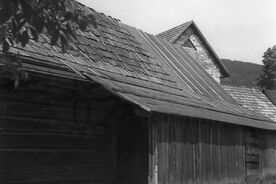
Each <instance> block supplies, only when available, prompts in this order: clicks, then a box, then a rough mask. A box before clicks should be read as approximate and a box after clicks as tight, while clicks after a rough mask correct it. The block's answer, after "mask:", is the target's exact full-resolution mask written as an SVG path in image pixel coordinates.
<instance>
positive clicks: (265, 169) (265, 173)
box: [260, 130, 276, 183]
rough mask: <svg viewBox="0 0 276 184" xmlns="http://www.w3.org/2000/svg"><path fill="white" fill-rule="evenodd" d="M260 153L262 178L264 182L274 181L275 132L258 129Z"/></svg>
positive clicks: (275, 172)
mask: <svg viewBox="0 0 276 184" xmlns="http://www.w3.org/2000/svg"><path fill="white" fill-rule="evenodd" d="M260 136H261V145H262V146H261V154H260V156H261V157H260V168H261V171H262V172H261V176H262V180H263V181H266V183H273V182H274V183H275V182H276V132H273V131H266V130H262V131H260Z"/></svg>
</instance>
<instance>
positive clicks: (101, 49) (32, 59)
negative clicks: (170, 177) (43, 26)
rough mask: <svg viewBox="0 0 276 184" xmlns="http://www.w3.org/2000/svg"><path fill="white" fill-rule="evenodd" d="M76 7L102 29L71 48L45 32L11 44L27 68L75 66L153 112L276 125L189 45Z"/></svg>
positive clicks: (49, 69) (88, 33)
mask: <svg viewBox="0 0 276 184" xmlns="http://www.w3.org/2000/svg"><path fill="white" fill-rule="evenodd" d="M77 6H78V8H79V9H80V10H81V11H82V12H83V13H85V14H93V15H94V16H95V18H96V22H97V24H98V29H95V28H94V27H93V26H89V27H88V29H87V31H86V32H81V31H78V33H77V40H76V41H75V42H74V43H72V48H71V49H70V50H69V51H68V52H67V53H62V52H61V49H60V48H59V47H57V46H51V45H50V44H49V43H50V40H49V38H48V37H47V36H46V35H42V36H41V37H40V38H39V42H34V41H31V43H30V44H28V45H27V46H26V47H24V48H23V49H22V48H21V47H20V46H15V47H14V48H11V50H10V51H11V52H12V53H14V54H16V55H18V57H21V58H22V59H24V61H25V62H24V65H23V66H24V67H25V68H27V69H29V70H31V71H39V72H46V73H47V72H48V73H51V74H55V75H59V74H64V73H65V72H67V73H68V72H69V71H68V68H70V69H71V70H72V71H74V72H76V73H78V74H79V75H80V76H82V77H83V78H84V79H87V78H88V79H89V80H93V81H94V82H97V83H99V84H102V85H103V86H104V87H105V88H107V89H108V90H110V91H111V92H112V93H114V94H115V95H117V96H120V97H121V98H123V99H125V100H127V101H129V102H131V103H134V104H136V105H137V106H139V107H140V108H142V109H144V110H146V111H148V112H156V113H166V114H174V115H181V116H190V117H197V118H204V119H211V120H216V121H222V122H229V123H234V124H241V125H246V126H252V127H259V128H265V129H276V126H275V125H274V124H273V123H271V121H270V120H269V119H267V118H265V117H263V116H261V115H258V114H256V113H254V112H252V111H250V110H248V109H246V108H243V107H241V106H240V105H238V104H237V103H235V101H233V99H232V98H231V96H229V95H228V94H227V93H226V92H225V91H224V90H223V89H222V88H221V87H220V86H219V85H218V84H217V83H216V82H214V81H213V79H212V78H211V77H210V76H209V75H208V74H207V73H206V72H205V70H204V69H203V68H202V67H201V66H200V65H199V64H198V63H197V62H196V61H195V60H194V59H193V58H192V57H191V56H190V55H189V54H188V53H187V52H185V50H184V49H181V48H179V47H178V46H175V45H172V44H170V43H168V42H166V41H162V40H159V39H158V38H156V37H154V36H152V35H149V34H147V33H144V32H142V31H138V30H137V29H134V28H131V27H129V26H126V25H123V24H121V23H120V22H118V21H117V20H115V19H113V18H110V17H107V16H105V15H103V14H100V13H97V12H96V11H94V10H92V9H90V8H88V7H86V6H84V5H81V4H78V5H77ZM67 73H66V75H67ZM64 75H65V74H64ZM68 75H69V74H68Z"/></svg>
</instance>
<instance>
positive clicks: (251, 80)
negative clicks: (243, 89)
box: [221, 59, 262, 87]
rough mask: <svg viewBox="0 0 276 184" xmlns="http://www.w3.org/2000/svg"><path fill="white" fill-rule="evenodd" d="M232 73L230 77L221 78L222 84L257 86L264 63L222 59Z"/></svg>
mask: <svg viewBox="0 0 276 184" xmlns="http://www.w3.org/2000/svg"><path fill="white" fill-rule="evenodd" d="M222 61H223V63H224V64H225V66H226V68H227V69H228V71H229V73H230V77H227V78H224V79H222V80H221V84H222V85H234V86H249V87H255V86H256V81H257V78H258V76H259V74H260V73H261V71H262V65H258V64H254V63H248V62H242V61H232V60H229V59H222Z"/></svg>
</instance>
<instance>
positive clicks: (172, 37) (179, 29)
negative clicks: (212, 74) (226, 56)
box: [156, 20, 230, 77]
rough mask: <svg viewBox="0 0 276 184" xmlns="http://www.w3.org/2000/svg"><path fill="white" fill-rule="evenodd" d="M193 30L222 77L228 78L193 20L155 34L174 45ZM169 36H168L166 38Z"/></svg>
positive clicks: (221, 64) (220, 62)
mask: <svg viewBox="0 0 276 184" xmlns="http://www.w3.org/2000/svg"><path fill="white" fill-rule="evenodd" d="M189 27H191V28H193V29H194V30H195V32H196V33H197V35H198V36H199V38H200V39H201V40H202V43H203V44H204V45H205V46H206V49H207V50H208V51H209V53H210V54H211V56H212V57H213V58H214V59H215V62H216V64H217V65H218V66H219V69H220V71H221V74H222V77H229V76H230V74H229V71H228V70H227V68H226V66H225V65H224V64H223V62H222V61H221V59H220V58H219V57H218V55H217V54H216V52H215V51H214V49H213V48H212V46H211V45H210V44H209V42H208V41H207V39H206V38H205V37H204V35H203V34H202V33H201V31H200V29H199V28H198V27H197V25H196V24H195V22H194V21H193V20H191V21H189V22H186V23H184V24H181V25H179V26H176V27H174V28H172V29H169V30H167V31H164V32H162V33H159V34H157V35H156V36H157V37H158V38H162V39H165V40H167V41H169V42H171V43H175V41H176V40H177V39H178V38H179V37H180V36H181V35H182V34H183V33H184V32H185V31H186V30H187V29H188V28H189ZM168 35H169V36H168Z"/></svg>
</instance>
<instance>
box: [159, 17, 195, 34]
mask: <svg viewBox="0 0 276 184" xmlns="http://www.w3.org/2000/svg"><path fill="white" fill-rule="evenodd" d="M192 23H194V21H193V20H190V21H187V22H184V23H182V24H180V25H178V26H175V27H173V28H171V29H168V30H165V31H162V32H161V33H158V34H157V35H155V36H159V35H162V34H165V33H168V32H170V31H172V30H174V29H177V28H181V27H184V26H186V25H188V24H192Z"/></svg>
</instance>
